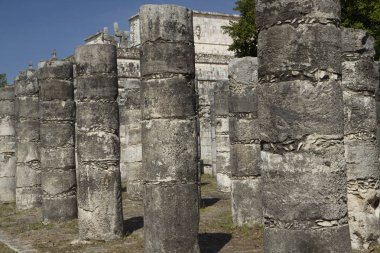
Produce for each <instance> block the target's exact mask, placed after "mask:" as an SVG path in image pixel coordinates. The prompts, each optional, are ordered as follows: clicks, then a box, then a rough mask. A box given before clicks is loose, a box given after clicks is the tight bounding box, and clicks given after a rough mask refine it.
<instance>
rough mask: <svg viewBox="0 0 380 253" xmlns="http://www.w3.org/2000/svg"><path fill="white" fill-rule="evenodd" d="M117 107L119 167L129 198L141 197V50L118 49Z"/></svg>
mask: <svg viewBox="0 0 380 253" xmlns="http://www.w3.org/2000/svg"><path fill="white" fill-rule="evenodd" d="M117 68H118V81H119V110H120V170H121V178H122V182H125V183H126V188H127V193H128V198H129V199H133V200H142V198H143V177H144V175H143V170H142V144H141V104H140V95H141V94H140V93H141V87H140V86H141V82H140V51H139V49H137V48H118V55H117Z"/></svg>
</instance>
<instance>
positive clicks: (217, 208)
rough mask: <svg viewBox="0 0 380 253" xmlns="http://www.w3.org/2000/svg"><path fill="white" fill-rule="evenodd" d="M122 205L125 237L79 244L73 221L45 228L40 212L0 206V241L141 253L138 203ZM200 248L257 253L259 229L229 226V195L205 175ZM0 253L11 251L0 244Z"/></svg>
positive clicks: (28, 248) (28, 247)
mask: <svg viewBox="0 0 380 253" xmlns="http://www.w3.org/2000/svg"><path fill="white" fill-rule="evenodd" d="M123 201H124V202H123V206H124V227H125V231H126V235H125V236H124V237H123V238H121V239H120V240H117V241H113V242H91V243H89V242H85V243H83V242H80V241H79V240H78V236H77V230H78V227H77V220H73V221H69V222H61V223H55V224H47V225H44V224H43V223H42V222H41V212H40V210H38V209H33V210H29V211H20V212H16V211H15V207H14V205H9V204H2V205H0V238H2V239H3V241H4V240H5V241H7V243H9V244H10V245H12V246H13V247H14V248H15V249H17V250H19V251H23V252H44V253H47V252H52V253H55V252H57V253H58V252H59V253H62V252H73V253H74V252H78V253H79V252H84V253H97V252H99V253H100V252H102V253H103V252H109V253H118V252H130V253H140V252H141V253H142V252H143V236H144V232H143V226H144V225H143V204H142V202H137V201H129V200H127V198H126V195H125V194H124V196H123ZM0 241H1V239H0ZM199 244H200V247H201V252H202V253H217V252H220V253H248V252H249V253H256V252H262V251H261V245H262V232H261V228H259V227H257V228H254V229H249V228H236V227H234V226H233V224H232V217H231V207H230V200H229V194H224V193H219V192H217V191H216V183H215V180H214V179H213V178H211V177H209V176H204V177H203V178H202V208H201V209H200V228H199ZM3 248H4V250H3ZM33 249H34V251H33ZM6 250H7V251H6ZM0 252H2V253H3V252H4V253H8V252H13V251H12V250H11V249H9V248H6V247H4V246H1V245H0Z"/></svg>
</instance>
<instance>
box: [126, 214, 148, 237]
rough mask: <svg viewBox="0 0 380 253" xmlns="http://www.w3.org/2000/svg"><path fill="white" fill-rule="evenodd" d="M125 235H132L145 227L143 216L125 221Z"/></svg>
mask: <svg viewBox="0 0 380 253" xmlns="http://www.w3.org/2000/svg"><path fill="white" fill-rule="evenodd" d="M123 225H124V233H125V234H126V235H130V234H132V233H133V232H135V231H136V230H138V229H140V228H142V227H144V218H143V217H142V216H138V217H133V218H130V219H127V220H125V221H124V224H123Z"/></svg>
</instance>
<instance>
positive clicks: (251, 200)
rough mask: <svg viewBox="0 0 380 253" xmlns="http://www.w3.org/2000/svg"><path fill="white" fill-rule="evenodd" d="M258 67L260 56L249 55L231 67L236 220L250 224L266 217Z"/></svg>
mask: <svg viewBox="0 0 380 253" xmlns="http://www.w3.org/2000/svg"><path fill="white" fill-rule="evenodd" d="M257 68H258V65H257V58H252V57H245V58H241V59H236V60H233V61H231V63H230V65H229V70H228V72H229V74H228V76H229V80H230V81H229V83H230V102H229V111H230V141H231V172H232V187H231V188H232V192H231V206H232V219H233V222H234V224H235V225H238V226H242V225H246V226H250V227H252V226H254V225H257V224H259V225H261V224H262V218H263V215H262V204H261V203H262V202H261V187H262V186H261V157H260V155H261V154H260V152H261V145H260V133H259V119H258V101H257V85H258V80H257Z"/></svg>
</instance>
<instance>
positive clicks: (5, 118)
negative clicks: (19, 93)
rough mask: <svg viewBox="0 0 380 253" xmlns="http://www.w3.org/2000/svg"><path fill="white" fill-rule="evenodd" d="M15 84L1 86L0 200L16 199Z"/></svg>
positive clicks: (9, 200)
mask: <svg viewBox="0 0 380 253" xmlns="http://www.w3.org/2000/svg"><path fill="white" fill-rule="evenodd" d="M14 102H15V92H14V86H5V87H3V88H0V202H14V201H15V200H16V181H15V180H16V179H15V174H16V155H15V152H16V139H15V106H14Z"/></svg>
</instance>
